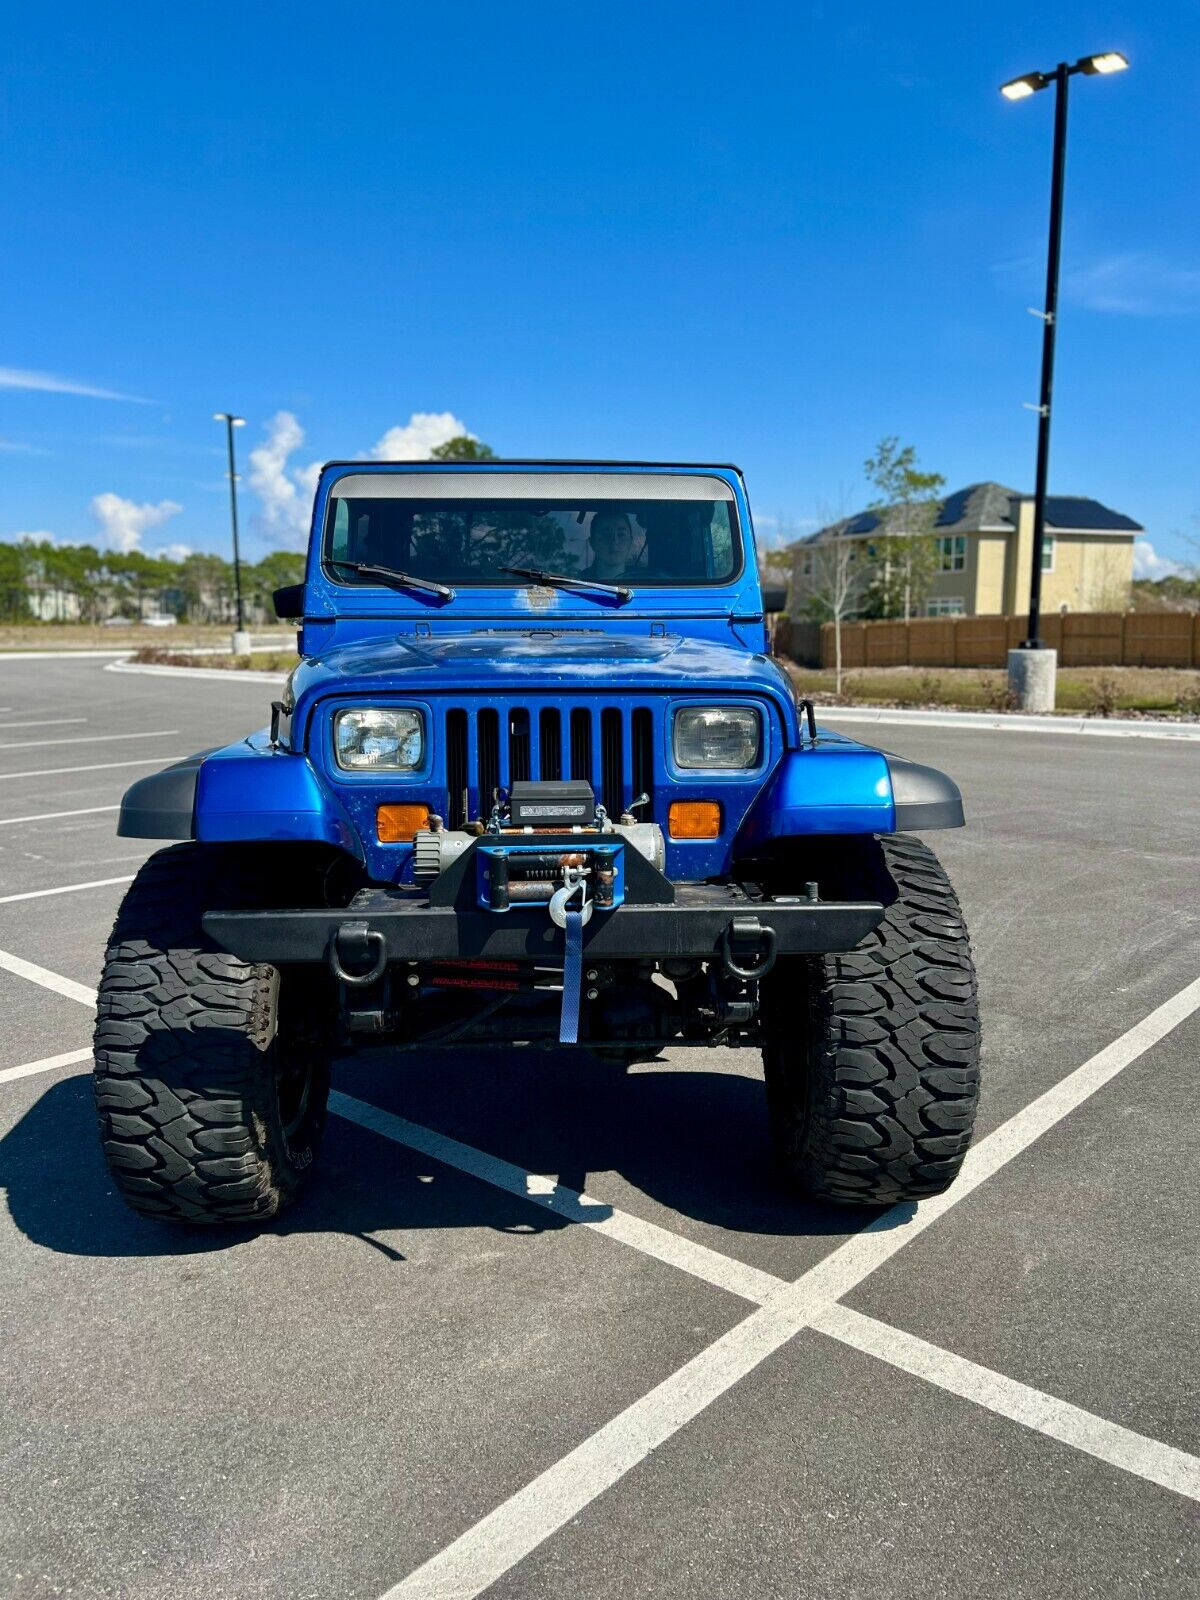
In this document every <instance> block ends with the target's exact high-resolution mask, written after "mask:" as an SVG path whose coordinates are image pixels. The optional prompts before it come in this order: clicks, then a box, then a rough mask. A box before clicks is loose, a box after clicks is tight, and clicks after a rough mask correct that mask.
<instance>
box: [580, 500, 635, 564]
mask: <svg viewBox="0 0 1200 1600" xmlns="http://www.w3.org/2000/svg"><path fill="white" fill-rule="evenodd" d="M589 538H590V542H591V546H592V551H593V553H594V555H595V559H596V566H597V567H598V568H600V569H601V570H602V571H604V572H613V573H619V572H624V570H625V563H626V562H627V561H628V560H629V552H630V550H631V549H632V548H633V530H632V528H631V527H630V526H629V518H628V517H626V516H623V515H616V516H614V515H612V514H610V515H608V516H599V517H593V518H592V531H591V534H590V536H589Z"/></svg>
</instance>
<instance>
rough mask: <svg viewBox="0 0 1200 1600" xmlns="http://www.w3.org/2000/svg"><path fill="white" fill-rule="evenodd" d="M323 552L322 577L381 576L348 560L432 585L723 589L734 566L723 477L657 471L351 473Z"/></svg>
mask: <svg viewBox="0 0 1200 1600" xmlns="http://www.w3.org/2000/svg"><path fill="white" fill-rule="evenodd" d="M323 549H324V557H325V562H326V565H327V569H328V571H329V575H330V577H331V578H333V579H334V581H336V582H341V583H347V584H353V585H364V584H372V583H377V582H378V581H379V579H378V578H372V577H371V576H369V575H368V574H367V573H355V572H354V571H353V570H352V565H353V564H359V565H361V566H363V567H367V568H370V567H374V568H389V569H391V570H392V571H395V572H402V573H405V574H409V575H411V576H412V577H414V578H417V579H423V580H426V581H427V582H432V583H439V584H452V585H464V584H484V585H489V586H492V587H507V588H513V587H521V586H528V585H530V584H536V583H537V582H538V581H539V579H538V577H537V576H536V574H539V573H546V574H550V575H553V576H555V577H557V578H558V579H559V580H560V581H561V580H567V579H571V578H578V579H580V580H586V581H587V582H589V583H592V584H595V585H596V586H597V587H599V586H601V585H612V584H616V585H624V584H629V585H633V586H635V587H637V588H639V589H640V588H651V587H659V588H667V587H670V588H678V587H680V586H690V585H697V584H724V583H728V582H730V581H731V580H732V579H733V578H735V577H736V576H737V575H738V573H739V572H740V570H741V565H742V547H741V538H740V533H739V529H738V522H737V510H736V507H735V505H734V500H733V491H732V490H731V489H730V488H729V486H728V484H726V483H725V482H724V481H723V480H722V479H720V478H709V477H701V476H685V475H683V474H679V475H674V476H673V475H670V474H665V473H661V474H654V473H646V474H636V473H619V474H616V473H614V474H601V473H545V474H537V473H503V472H486V473H482V472H481V473H469V474H468V473H439V472H412V473H386V472H373V473H367V472H363V473H353V474H350V475H348V476H346V477H343V478H339V479H338V480H337V481H336V482H335V483H334V485H333V487H332V490H331V492H330V498H329V505H328V509H327V513H326V519H325V530H324V546H323ZM514 567H515V568H523V569H526V570H525V572H524V573H523V574H516V573H514V572H512V571H511V570H509V571H506V570H505V569H506V568H508V569H512V568H514ZM547 581H549V579H547Z"/></svg>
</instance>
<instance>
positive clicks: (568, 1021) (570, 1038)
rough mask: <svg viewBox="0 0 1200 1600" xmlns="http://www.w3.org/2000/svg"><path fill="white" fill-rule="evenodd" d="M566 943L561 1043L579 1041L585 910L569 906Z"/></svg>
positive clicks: (575, 1042)
mask: <svg viewBox="0 0 1200 1600" xmlns="http://www.w3.org/2000/svg"><path fill="white" fill-rule="evenodd" d="M566 916H567V926H566V945H565V948H564V950H563V987H562V1015H561V1016H560V1018H559V1022H558V1042H559V1044H578V1043H579V983H580V979H581V978H582V977H583V912H582V911H572V910H570V909H569V908H568V910H567V913H566Z"/></svg>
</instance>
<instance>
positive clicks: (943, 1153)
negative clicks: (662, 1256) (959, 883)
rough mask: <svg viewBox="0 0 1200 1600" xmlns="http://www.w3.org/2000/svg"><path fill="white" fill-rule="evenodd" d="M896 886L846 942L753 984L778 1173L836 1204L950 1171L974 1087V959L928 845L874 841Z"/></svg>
mask: <svg viewBox="0 0 1200 1600" xmlns="http://www.w3.org/2000/svg"><path fill="white" fill-rule="evenodd" d="M882 843H883V853H884V860H885V862H886V865H887V867H888V870H889V872H890V873H891V875H892V877H893V879H894V880H895V884H896V888H897V889H898V891H899V893H898V896H897V899H896V901H895V903H894V904H893V905H891V906H890V907H889V908H888V913H887V915H886V917H885V918H884V920H883V922H882V923H881V924H880V926H879V927H878V928H877V929H876V930H875V932H874V933H873V934H872V935H871V936H870V937H869V938H868V939H867V940H865V941H864V942H863V944H862V945H861V946H860V947H859V948H858V949H857V950H854V951H851V952H849V953H848V954H841V955H827V956H819V957H814V958H812V959H803V960H795V961H780V962H779V963H778V964H777V965H776V968H775V970H774V972H773V973H772V974H771V976H770V978H769V979H768V980H767V983H766V985H765V986H764V989H765V992H764V996H763V1005H764V1023H765V1026H766V1031H767V1044H766V1046H765V1048H764V1050H763V1064H764V1067H765V1070H766V1082H767V1103H768V1108H769V1112H770V1118H771V1129H772V1135H773V1138H774V1141H775V1146H776V1151H777V1154H778V1157H779V1160H780V1163H781V1165H782V1167H783V1170H784V1173H785V1175H786V1176H787V1177H788V1178H789V1180H791V1181H792V1182H793V1183H795V1184H797V1185H798V1186H799V1187H800V1188H801V1189H802V1190H803V1191H804V1193H806V1194H808V1195H811V1196H813V1197H814V1198H816V1199H822V1200H832V1201H836V1202H838V1203H839V1204H842V1205H847V1204H848V1205H890V1204H892V1203H893V1202H894V1201H897V1200H920V1199H923V1198H926V1197H928V1196H929V1195H935V1194H941V1192H942V1191H943V1190H944V1189H946V1188H948V1187H949V1185H950V1184H951V1183H952V1182H953V1181H954V1178H955V1175H956V1174H957V1172H958V1169H959V1167H960V1166H961V1165H962V1162H963V1158H964V1156H965V1155H966V1153H967V1146H968V1144H969V1143H970V1139H971V1128H972V1125H973V1123H974V1120H975V1108H976V1104H977V1102H978V1098H979V1007H978V1003H977V997H976V986H975V968H974V966H973V964H972V961H971V948H970V943H969V940H968V938H967V930H966V926H965V924H964V922H963V918H962V912H961V911H960V909H959V905H958V900H957V897H956V896H955V893H954V890H953V889H952V888H951V886H950V880H949V879H948V878H947V876H946V873H945V870H944V869H943V867H942V865H941V863H940V862H939V861H938V859H937V857H936V856H935V855H934V854H933V852H932V850H930V849H928V847H927V846H926V845H924V844H922V843H921V841H920V840H918V839H914V838H911V837H909V836H906V835H902V834H901V835H896V836H895V837H893V838H890V839H886V840H884V841H882Z"/></svg>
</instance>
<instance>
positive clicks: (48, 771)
mask: <svg viewBox="0 0 1200 1600" xmlns="http://www.w3.org/2000/svg"><path fill="white" fill-rule="evenodd" d="M182 759H183V757H182V756H161V755H159V756H139V757H138V759H137V760H136V761H98V762H97V763H96V764H95V766H91V767H42V768H39V770H38V771H36V772H0V783H5V782H7V780H8V779H9V778H65V777H66V776H67V775H68V774H69V773H72V772H112V771H114V770H115V769H116V768H117V767H165V766H166V765H167V764H168V763H169V762H171V761H181V760H182Z"/></svg>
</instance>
